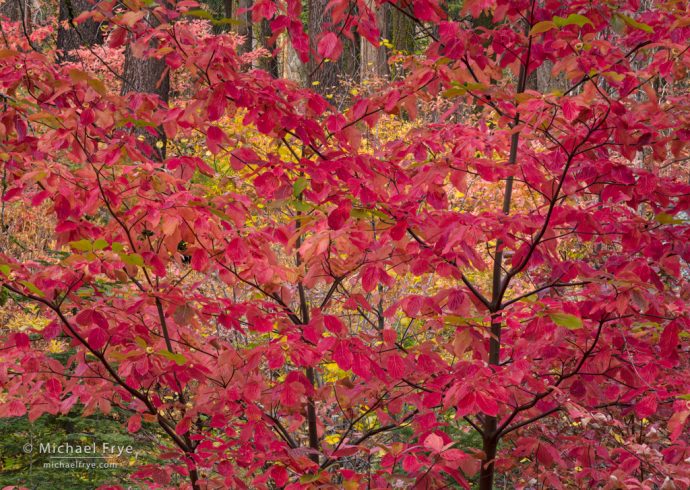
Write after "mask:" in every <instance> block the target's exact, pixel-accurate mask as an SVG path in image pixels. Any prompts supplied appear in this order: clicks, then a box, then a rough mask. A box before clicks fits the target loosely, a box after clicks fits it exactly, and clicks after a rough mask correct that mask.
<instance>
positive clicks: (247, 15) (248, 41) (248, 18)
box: [233, 0, 254, 54]
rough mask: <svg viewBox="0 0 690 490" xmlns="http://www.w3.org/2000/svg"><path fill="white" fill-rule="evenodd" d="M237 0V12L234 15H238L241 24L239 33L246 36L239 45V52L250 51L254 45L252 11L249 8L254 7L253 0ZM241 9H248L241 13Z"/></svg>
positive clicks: (238, 27)
mask: <svg viewBox="0 0 690 490" xmlns="http://www.w3.org/2000/svg"><path fill="white" fill-rule="evenodd" d="M236 1H237V12H236V13H234V15H233V17H237V20H239V21H240V24H238V26H237V34H239V35H240V36H243V37H244V42H243V43H242V45H241V46H240V47H239V50H238V52H239V53H240V54H244V53H249V52H250V51H251V50H252V46H253V45H254V40H253V37H254V36H253V33H252V13H251V12H250V11H249V10H247V9H250V8H251V7H252V0H236ZM241 10H247V11H246V12H244V13H239V11H241Z"/></svg>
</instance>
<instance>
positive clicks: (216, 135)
mask: <svg viewBox="0 0 690 490" xmlns="http://www.w3.org/2000/svg"><path fill="white" fill-rule="evenodd" d="M225 139H226V137H225V133H224V132H223V130H222V129H220V128H219V127H218V126H209V128H208V130H206V145H207V146H208V149H209V151H210V152H211V153H213V154H214V155H216V154H217V153H218V152H219V151H220V146H221V144H222V143H223V141H225Z"/></svg>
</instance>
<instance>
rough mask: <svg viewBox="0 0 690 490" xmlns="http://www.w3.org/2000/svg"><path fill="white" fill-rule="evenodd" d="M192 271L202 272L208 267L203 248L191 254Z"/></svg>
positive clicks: (206, 256)
mask: <svg viewBox="0 0 690 490" xmlns="http://www.w3.org/2000/svg"><path fill="white" fill-rule="evenodd" d="M191 264H192V269H194V270H195V271H199V272H203V271H204V270H206V268H207V267H208V254H207V253H206V250H204V249H203V248H197V249H196V250H195V251H194V253H193V254H192V261H191Z"/></svg>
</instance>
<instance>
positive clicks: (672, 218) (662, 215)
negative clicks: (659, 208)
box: [654, 213, 683, 225]
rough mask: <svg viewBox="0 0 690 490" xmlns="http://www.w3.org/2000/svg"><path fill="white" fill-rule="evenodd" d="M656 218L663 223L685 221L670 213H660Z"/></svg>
mask: <svg viewBox="0 0 690 490" xmlns="http://www.w3.org/2000/svg"><path fill="white" fill-rule="evenodd" d="M654 219H655V220H657V221H658V222H659V223H661V224H662V225H679V224H682V223H683V220H682V219H678V218H676V217H675V216H673V215H672V214H668V213H659V214H657V215H656V216H655V217H654Z"/></svg>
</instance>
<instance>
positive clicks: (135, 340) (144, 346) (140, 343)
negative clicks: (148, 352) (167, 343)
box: [134, 335, 168, 352]
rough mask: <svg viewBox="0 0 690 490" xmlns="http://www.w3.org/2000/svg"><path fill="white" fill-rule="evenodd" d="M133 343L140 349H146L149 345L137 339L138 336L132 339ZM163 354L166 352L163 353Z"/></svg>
mask: <svg viewBox="0 0 690 490" xmlns="http://www.w3.org/2000/svg"><path fill="white" fill-rule="evenodd" d="M134 343H136V344H137V345H138V346H139V347H141V348H142V349H146V348H147V347H148V346H149V344H147V343H146V341H145V340H144V339H143V338H141V337H139V336H138V335H137V336H136V337H134ZM165 352H168V351H165Z"/></svg>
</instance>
